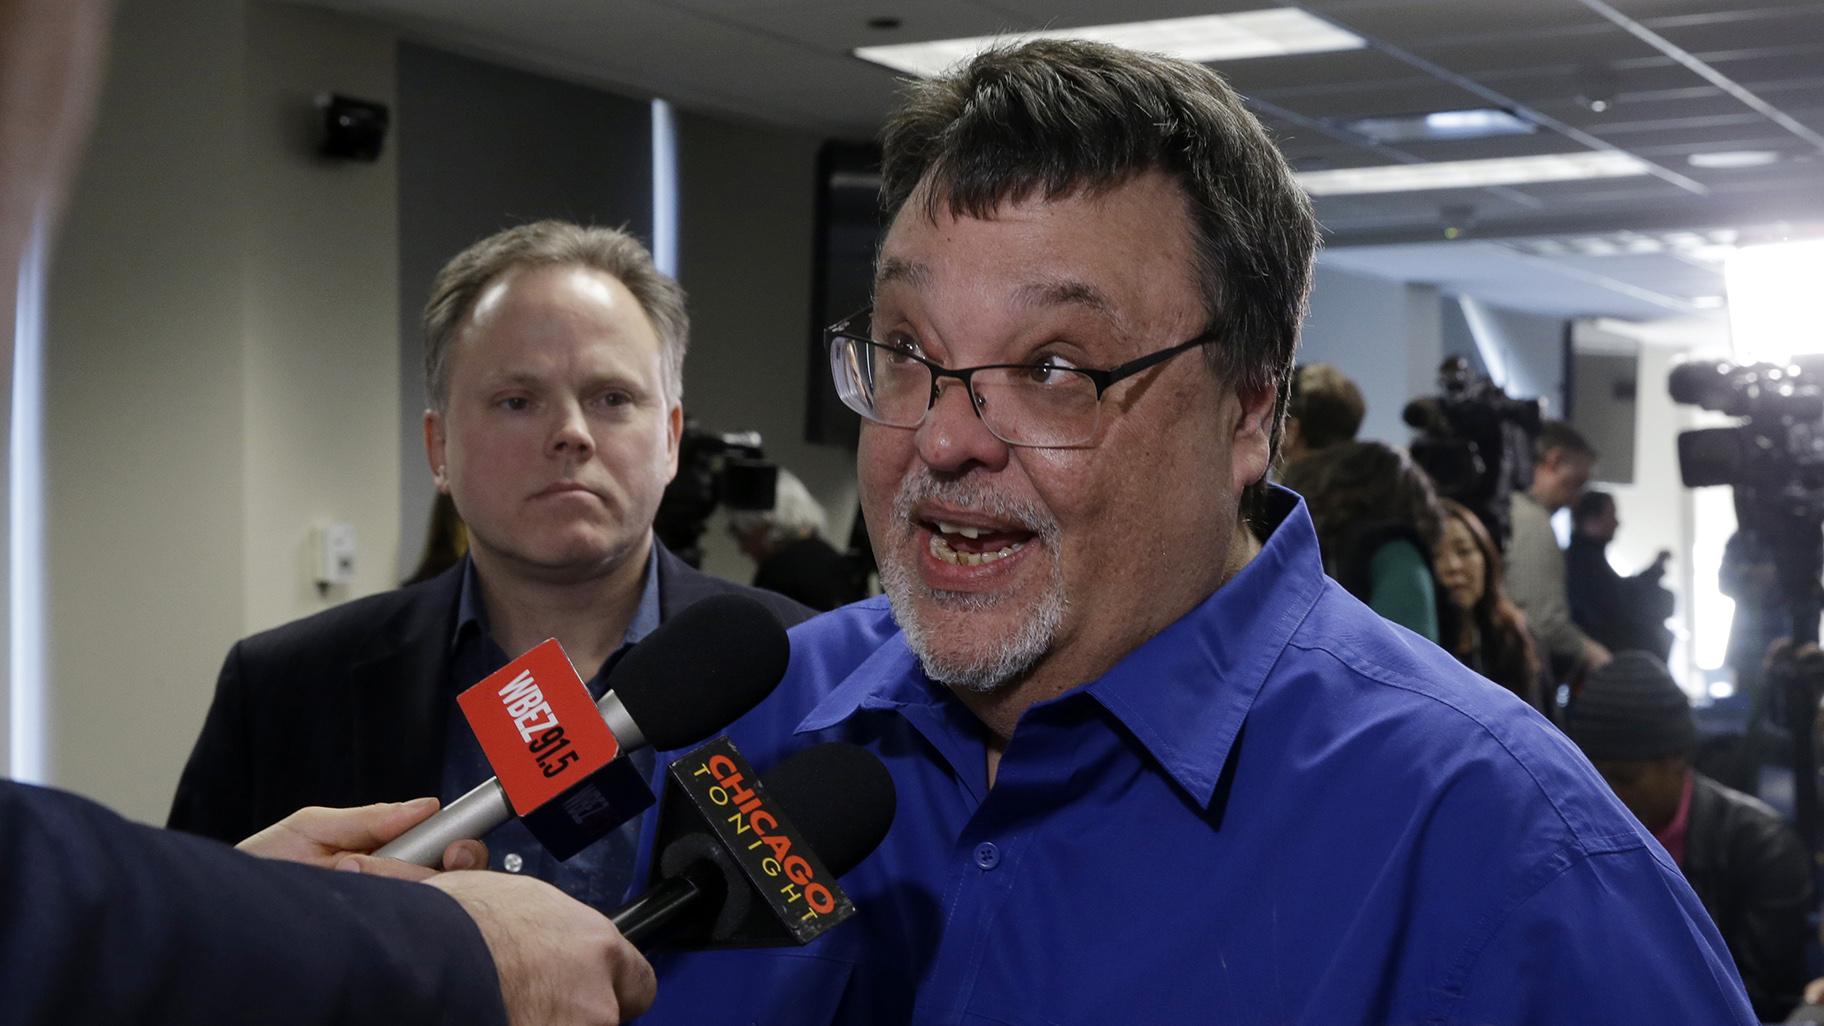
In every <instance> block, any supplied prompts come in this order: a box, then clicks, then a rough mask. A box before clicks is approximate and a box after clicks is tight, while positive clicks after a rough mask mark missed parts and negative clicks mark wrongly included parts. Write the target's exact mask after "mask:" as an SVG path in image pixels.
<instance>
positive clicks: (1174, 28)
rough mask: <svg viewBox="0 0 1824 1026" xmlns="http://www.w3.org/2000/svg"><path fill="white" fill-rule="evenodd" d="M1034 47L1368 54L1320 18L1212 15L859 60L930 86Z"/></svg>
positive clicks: (1219, 55)
mask: <svg viewBox="0 0 1824 1026" xmlns="http://www.w3.org/2000/svg"><path fill="white" fill-rule="evenodd" d="M1029 39H1088V40H1094V41H1096V42H1103V43H1109V44H1112V45H1115V46H1121V47H1126V48H1127V49H1130V50H1145V51H1149V52H1153V53H1163V54H1167V55H1169V56H1172V57H1178V58H1182V59H1184V60H1191V61H1199V62H1202V63H1206V64H1207V63H1212V62H1215V61H1238V60H1247V59H1249V58H1254V57H1283V56H1287V55H1290V54H1302V53H1329V52H1334V51H1338V50H1357V49H1361V48H1362V47H1364V46H1366V45H1367V43H1366V41H1364V40H1363V39H1362V37H1360V36H1358V35H1355V34H1354V33H1352V32H1346V31H1344V30H1342V29H1339V28H1337V27H1336V26H1334V25H1332V24H1330V23H1329V22H1327V21H1324V20H1322V19H1321V18H1315V17H1312V16H1311V15H1309V14H1306V13H1305V12H1304V11H1300V10H1295V9H1291V8H1274V9H1271V10H1264V11H1242V12H1239V13H1236V14H1206V15H1200V16H1197V17H1192V18H1166V19H1163V20H1159V21H1138V22H1124V23H1120V24H1113V25H1089V26H1085V27H1082V28H1069V29H1051V30H1046V31H1043V32H1015V33H1008V34H1006V35H998V36H969V37H965V38H961V39H939V40H933V41H930V42H924V43H901V44H894V45H891V46H863V47H858V48H857V49H856V50H855V51H854V53H855V56H857V57H860V58H861V59H862V60H866V61H872V62H874V63H875V64H880V65H884V66H886V67H889V68H892V69H893V70H895V71H900V72H904V73H906V74H909V75H917V76H919V77H921V78H930V77H932V76H935V75H938V74H941V73H943V72H944V71H947V70H948V69H950V68H952V67H954V66H955V65H956V64H957V63H959V62H960V61H964V60H967V59H968V58H970V57H973V56H974V55H976V54H977V53H980V52H981V51H983V50H985V49H987V48H988V47H990V46H993V45H996V44H998V43H1012V42H1020V41H1024V40H1029Z"/></svg>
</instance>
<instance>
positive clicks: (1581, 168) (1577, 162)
mask: <svg viewBox="0 0 1824 1026" xmlns="http://www.w3.org/2000/svg"><path fill="white" fill-rule="evenodd" d="M1646 173H1647V165H1646V162H1645V161H1642V160H1641V159H1640V158H1638V157H1635V156H1631V155H1629V154H1626V153H1616V152H1611V151H1605V150H1588V151H1584V152H1579V153H1555V154H1544V155H1540V156H1533V157H1501V158H1498V159H1495V160H1452V161H1443V162H1440V163H1433V164H1382V165H1377V166H1373V167H1352V168H1339V169H1336V170H1331V171H1307V172H1305V173H1303V174H1301V175H1299V176H1298V182H1299V184H1300V185H1302V186H1304V188H1305V191H1306V192H1308V193H1310V194H1311V195H1313V196H1338V195H1348V194H1352V193H1379V192H1429V191H1431V190H1435V189H1481V188H1487V187H1489V186H1495V185H1527V184H1531V183H1535V182H1571V181H1582V180H1585V179H1592V178H1622V177H1626V176H1629V175H1644V174H1646Z"/></svg>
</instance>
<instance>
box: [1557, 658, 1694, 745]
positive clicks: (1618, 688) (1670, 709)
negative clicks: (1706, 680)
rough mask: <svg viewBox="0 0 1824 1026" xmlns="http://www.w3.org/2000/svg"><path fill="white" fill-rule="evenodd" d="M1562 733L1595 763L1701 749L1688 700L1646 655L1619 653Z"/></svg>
mask: <svg viewBox="0 0 1824 1026" xmlns="http://www.w3.org/2000/svg"><path fill="white" fill-rule="evenodd" d="M1564 729H1565V733H1567V734H1569V735H1570V736H1571V740H1572V741H1575V742H1577V747H1579V748H1581V749H1583V754H1584V755H1586V756H1588V757H1589V758H1590V759H1592V760H1599V759H1600V760H1614V761H1617V762H1627V761H1641V760H1646V759H1663V758H1666V757H1667V756H1672V755H1687V754H1689V753H1690V752H1691V750H1692V749H1694V748H1696V747H1697V725H1696V723H1695V722H1694V721H1693V720H1692V718H1691V701H1690V699H1688V698H1686V697H1685V693H1684V692H1683V691H1681V690H1679V687H1678V685H1677V684H1676V683H1674V682H1673V680H1672V675H1671V674H1670V673H1668V672H1666V665H1665V664H1664V663H1662V662H1660V661H1659V660H1658V659H1656V658H1654V657H1653V656H1651V655H1648V654H1647V653H1645V652H1617V653H1616V654H1615V658H1614V659H1613V660H1611V661H1610V662H1609V664H1608V665H1607V666H1604V667H1603V668H1602V669H1600V670H1596V671H1593V672H1592V673H1591V674H1590V676H1589V678H1588V679H1587V680H1585V681H1584V684H1583V692H1582V693H1581V694H1579V695H1578V696H1577V698H1576V699H1575V700H1574V701H1572V702H1571V706H1570V708H1569V709H1568V710H1566V712H1565V723H1564Z"/></svg>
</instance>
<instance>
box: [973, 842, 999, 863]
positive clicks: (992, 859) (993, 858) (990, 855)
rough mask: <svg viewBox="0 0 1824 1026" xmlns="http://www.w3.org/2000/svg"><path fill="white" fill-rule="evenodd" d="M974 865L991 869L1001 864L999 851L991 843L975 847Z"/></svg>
mask: <svg viewBox="0 0 1824 1026" xmlns="http://www.w3.org/2000/svg"><path fill="white" fill-rule="evenodd" d="M975 864H976V865H978V866H980V867H982V868H983V869H993V868H994V867H996V866H998V865H1000V864H1001V849H999V848H996V847H995V846H994V842H993V841H983V842H982V843H981V844H978V845H976V846H975Z"/></svg>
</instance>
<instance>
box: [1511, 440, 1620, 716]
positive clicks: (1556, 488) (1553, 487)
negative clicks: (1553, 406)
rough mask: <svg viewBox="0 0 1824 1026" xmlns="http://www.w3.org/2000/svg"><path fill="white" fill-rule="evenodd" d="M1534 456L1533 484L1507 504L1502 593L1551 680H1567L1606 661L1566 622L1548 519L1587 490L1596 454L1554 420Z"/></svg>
mask: <svg viewBox="0 0 1824 1026" xmlns="http://www.w3.org/2000/svg"><path fill="white" fill-rule="evenodd" d="M1533 452H1534V458H1533V483H1532V485H1531V486H1530V487H1529V488H1527V489H1526V490H1525V491H1524V492H1520V491H1516V492H1515V493H1514V494H1513V496H1512V498H1511V500H1510V503H1511V504H1510V506H1509V510H1510V516H1511V518H1512V520H1511V524H1512V534H1511V535H1510V536H1509V538H1508V542H1507V552H1506V557H1507V591H1508V595H1509V596H1510V597H1512V598H1513V600H1514V604H1515V605H1517V606H1519V607H1520V611H1521V612H1522V613H1524V614H1526V623H1527V627H1528V628H1529V629H1530V630H1531V631H1532V632H1533V637H1534V639H1535V640H1536V641H1537V642H1538V645H1539V651H1540V654H1541V655H1542V656H1543V657H1544V658H1545V660H1546V662H1547V664H1548V665H1547V669H1548V670H1549V671H1550V672H1551V675H1552V679H1553V680H1554V681H1564V680H1572V679H1574V678H1576V677H1578V676H1579V675H1581V674H1583V673H1586V672H1588V671H1590V670H1594V669H1598V668H1600V667H1602V666H1603V665H1605V664H1606V663H1608V661H1609V658H1610V656H1609V650H1608V649H1607V648H1605V647H1604V646H1603V645H1602V644H1601V643H1599V642H1597V641H1595V640H1594V639H1592V638H1591V637H1590V636H1589V635H1587V634H1585V633H1584V632H1583V630H1582V629H1581V628H1579V627H1578V626H1577V624H1576V623H1575V622H1574V621H1572V619H1571V610H1570V602H1569V599H1568V597H1567V595H1566V593H1565V583H1564V552H1563V551H1562V550H1560V549H1559V548H1558V538H1557V536H1556V535H1554V534H1553V533H1552V514H1554V513H1556V512H1558V511H1559V510H1561V509H1563V508H1564V507H1566V506H1568V505H1570V503H1571V500H1573V499H1575V498H1576V497H1577V495H1578V493H1579V492H1581V491H1583V488H1584V486H1585V485H1587V484H1589V482H1590V469H1591V468H1592V467H1593V466H1594V465H1595V463H1596V450H1595V449H1594V448H1592V447H1591V446H1590V443H1589V442H1587V441H1585V440H1584V437H1583V436H1582V435H1580V434H1578V433H1577V430H1576V429H1575V428H1573V427H1571V426H1570V425H1569V424H1566V423H1564V422H1563V421H1560V420H1554V421H1547V422H1546V424H1545V425H1544V427H1543V428H1542V430H1541V431H1540V433H1539V438H1538V439H1537V441H1536V442H1535V443H1534V448H1533Z"/></svg>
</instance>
